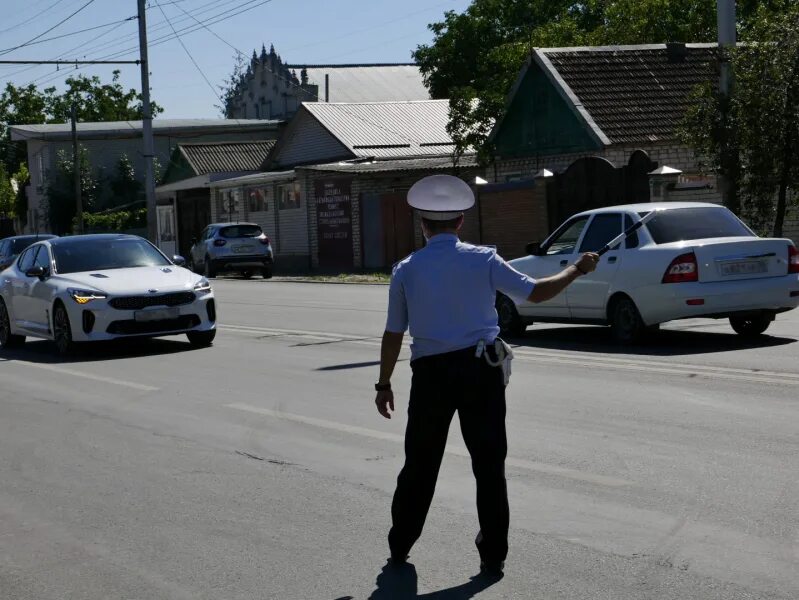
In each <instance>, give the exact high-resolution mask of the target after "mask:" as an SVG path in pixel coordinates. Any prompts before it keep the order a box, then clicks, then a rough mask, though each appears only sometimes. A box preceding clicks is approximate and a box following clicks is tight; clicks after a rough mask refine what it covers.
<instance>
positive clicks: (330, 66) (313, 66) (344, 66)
mask: <svg viewBox="0 0 799 600" xmlns="http://www.w3.org/2000/svg"><path fill="white" fill-rule="evenodd" d="M418 66H419V65H418V64H417V63H345V64H300V63H297V64H293V65H286V67H288V68H289V69H302V68H305V69H352V68H355V67H418Z"/></svg>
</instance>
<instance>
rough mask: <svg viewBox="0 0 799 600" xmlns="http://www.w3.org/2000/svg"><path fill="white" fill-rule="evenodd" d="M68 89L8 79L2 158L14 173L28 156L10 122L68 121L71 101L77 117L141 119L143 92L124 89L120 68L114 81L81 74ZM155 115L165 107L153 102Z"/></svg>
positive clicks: (1, 109)
mask: <svg viewBox="0 0 799 600" xmlns="http://www.w3.org/2000/svg"><path fill="white" fill-rule="evenodd" d="M65 83H66V91H64V92H63V93H58V92H57V91H56V88H54V87H49V88H45V89H44V90H40V89H39V88H38V87H36V86H35V85H33V84H29V85H27V86H21V87H17V86H15V85H13V84H12V83H7V84H6V87H5V89H4V90H3V92H2V94H0V162H2V163H3V164H4V165H5V168H6V172H7V173H12V172H13V171H14V169H16V168H17V167H18V165H19V163H20V162H21V161H24V160H26V159H27V155H26V150H25V142H24V141H23V142H12V141H11V136H10V132H9V129H8V126H9V125H30V124H39V123H66V122H68V121H69V120H70V118H71V117H70V114H71V109H72V104H73V103H74V104H75V105H76V108H77V117H78V121H128V120H139V119H141V115H142V112H141V109H142V99H141V94H139V93H137V92H136V91H135V90H133V89H129V90H125V89H124V88H123V87H122V85H121V84H120V83H119V71H114V74H113V76H112V79H111V83H105V84H104V83H103V82H102V80H101V79H100V78H99V77H96V76H94V77H86V76H85V75H79V76H77V77H70V78H68V79H67V80H66V82H65ZM151 107H152V112H153V116H155V115H158V114H160V113H162V112H163V111H164V109H163V108H161V107H160V106H158V105H157V104H155V103H154V102H152V103H151Z"/></svg>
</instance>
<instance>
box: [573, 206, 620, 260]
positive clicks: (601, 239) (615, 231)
mask: <svg viewBox="0 0 799 600" xmlns="http://www.w3.org/2000/svg"><path fill="white" fill-rule="evenodd" d="M621 231H622V229H621V214H620V213H599V214H597V215H594V218H593V220H592V221H591V225H590V226H589V227H588V231H586V232H585V236H584V237H583V241H582V243H581V244H580V252H597V251H598V250H600V249H601V248H603V247H604V246H605V244H607V243H608V242H609V241H611V240H612V239H613V238H615V237H616V236H617V235H619V234H620V233H621ZM618 247H619V246H618V244H617V245H616V247H615V248H613V250H616V249H618Z"/></svg>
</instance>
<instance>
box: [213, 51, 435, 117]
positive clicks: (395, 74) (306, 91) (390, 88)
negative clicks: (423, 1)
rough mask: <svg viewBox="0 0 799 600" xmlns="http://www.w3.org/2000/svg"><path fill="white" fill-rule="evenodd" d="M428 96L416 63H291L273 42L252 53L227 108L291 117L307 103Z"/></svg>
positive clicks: (240, 113)
mask: <svg viewBox="0 0 799 600" xmlns="http://www.w3.org/2000/svg"><path fill="white" fill-rule="evenodd" d="M429 99H430V93H429V92H428V91H427V88H426V87H425V85H424V81H423V79H422V74H421V72H420V71H419V67H417V66H416V65H414V64H342V65H299V64H287V63H284V62H283V60H282V59H281V57H280V55H278V54H277V53H276V52H275V48H274V46H273V47H272V48H271V49H270V51H269V52H268V53H267V51H266V48H265V47H262V49H261V55H260V56H258V55H256V54H255V53H253V56H252V59H251V60H250V63H249V65H248V66H247V70H246V71H245V73H243V74H242V75H241V78H240V81H239V83H238V87H237V89H236V93H235V95H234V97H233V98H232V99H231V100H230V101H229V102H228V105H227V106H226V107H225V110H226V115H227V116H228V117H229V118H236V119H290V118H291V117H293V116H294V114H295V113H296V112H297V111H298V110H299V109H300V106H301V105H302V104H303V103H304V102H387V101H393V100H429Z"/></svg>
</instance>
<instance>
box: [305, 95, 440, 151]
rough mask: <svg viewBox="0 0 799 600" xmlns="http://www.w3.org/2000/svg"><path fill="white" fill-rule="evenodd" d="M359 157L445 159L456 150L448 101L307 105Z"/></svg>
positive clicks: (309, 103)
mask: <svg viewBox="0 0 799 600" xmlns="http://www.w3.org/2000/svg"><path fill="white" fill-rule="evenodd" d="M303 108H305V109H306V110H307V111H308V112H310V113H311V115H313V116H314V118H316V119H317V120H318V121H319V122H320V123H321V124H322V125H323V126H324V127H325V128H326V129H327V130H328V131H329V132H330V133H331V134H332V135H333V136H335V137H336V138H337V139H338V140H339V141H341V143H342V144H344V145H345V146H346V147H347V149H348V150H350V151H351V152H352V153H353V154H354V155H355V156H359V157H370V156H374V157H376V158H401V157H411V156H425V155H427V156H443V155H448V154H452V151H453V150H454V149H455V145H454V142H453V141H452V138H451V137H450V135H449V134H448V133H447V122H448V120H449V101H448V100H422V101H412V102H363V103H326V102H306V103H304V104H303Z"/></svg>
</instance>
